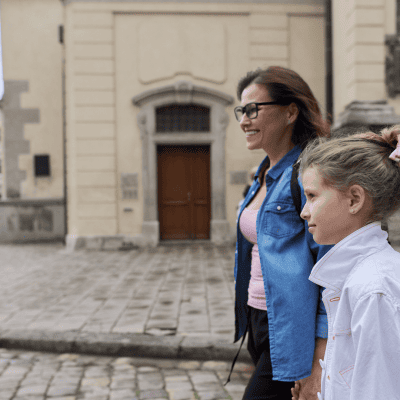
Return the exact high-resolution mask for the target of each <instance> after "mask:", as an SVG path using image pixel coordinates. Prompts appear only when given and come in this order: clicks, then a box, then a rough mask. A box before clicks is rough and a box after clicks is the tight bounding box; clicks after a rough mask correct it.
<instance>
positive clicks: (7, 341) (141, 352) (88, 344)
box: [0, 330, 251, 362]
mask: <svg viewBox="0 0 400 400" xmlns="http://www.w3.org/2000/svg"><path fill="white" fill-rule="evenodd" d="M0 346H1V347H3V348H8V349H24V350H30V351H42V352H51V353H78V354H94V355H103V356H114V357H149V358H174V359H188V360H189V359H195V360H219V361H233V358H234V357H235V355H236V353H237V351H238V349H239V342H237V343H235V344H231V343H227V342H225V341H223V340H221V339H216V338H209V337H204V336H197V337H195V336H191V337H185V336H163V337H159V336H150V335H145V334H129V333H127V334H122V333H96V332H78V331H65V332H56V331H19V330H18V331H13V330H5V331H0ZM238 360H239V361H242V362H251V358H250V355H249V353H248V352H247V351H246V349H244V348H242V350H241V352H240V355H239V358H238Z"/></svg>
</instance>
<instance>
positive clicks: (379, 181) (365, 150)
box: [300, 125, 400, 222]
mask: <svg viewBox="0 0 400 400" xmlns="http://www.w3.org/2000/svg"><path fill="white" fill-rule="evenodd" d="M398 135H400V125H395V126H393V127H391V128H387V129H383V130H382V131H381V133H380V135H378V134H375V133H373V132H364V133H357V134H355V135H351V136H347V137H339V138H333V139H326V138H318V139H316V140H314V141H313V142H311V143H310V144H309V145H308V146H307V147H306V149H305V150H304V151H303V153H302V154H301V163H300V175H302V174H303V172H304V171H305V170H306V169H307V168H310V167H316V168H317V171H318V173H319V174H320V176H321V178H322V183H323V184H324V185H326V186H330V187H334V188H336V189H337V190H339V191H341V192H345V191H346V190H347V189H348V188H349V187H350V186H352V185H355V184H357V185H360V186H361V187H362V188H363V189H364V190H365V191H366V192H367V194H368V196H369V197H370V198H371V199H372V207H373V211H372V215H371V217H370V218H371V222H373V221H382V220H385V219H387V218H389V217H390V216H391V215H392V214H393V213H395V212H396V211H397V209H398V208H399V207H400V164H399V163H396V162H395V161H392V160H391V159H389V155H390V154H391V153H392V152H393V150H395V149H396V145H397V141H398Z"/></svg>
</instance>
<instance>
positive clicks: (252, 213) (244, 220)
mask: <svg viewBox="0 0 400 400" xmlns="http://www.w3.org/2000/svg"><path fill="white" fill-rule="evenodd" d="M257 214H258V210H249V209H248V208H245V209H244V210H243V212H242V215H241V216H240V221H239V227H240V230H241V231H242V233H243V236H244V237H245V238H246V239H247V240H248V241H249V242H250V243H253V244H254V246H253V249H252V251H251V271H250V274H251V277H250V284H249V300H248V301H247V304H248V305H249V306H250V307H253V308H257V309H258V310H264V311H265V310H267V305H266V301H265V289H264V279H263V276H262V272H261V263H260V255H259V253H258V244H257V228H256V222H257Z"/></svg>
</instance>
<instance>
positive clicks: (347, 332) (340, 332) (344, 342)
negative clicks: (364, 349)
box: [333, 325, 354, 389]
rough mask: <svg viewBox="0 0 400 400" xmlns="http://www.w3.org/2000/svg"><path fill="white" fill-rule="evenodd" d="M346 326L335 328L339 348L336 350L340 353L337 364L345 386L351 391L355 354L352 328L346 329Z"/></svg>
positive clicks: (336, 343)
mask: <svg viewBox="0 0 400 400" xmlns="http://www.w3.org/2000/svg"><path fill="white" fill-rule="evenodd" d="M345 326H346V325H344V327H338V326H334V327H333V332H334V341H335V346H338V347H337V348H336V352H337V353H338V354H337V357H338V358H337V360H336V362H338V363H339V365H337V367H338V368H337V369H336V371H338V370H339V376H340V377H341V379H343V382H344V383H345V385H346V386H347V387H348V388H349V389H351V382H352V379H353V371H354V353H353V351H352V349H353V345H352V337H351V328H345ZM343 367H344V368H343Z"/></svg>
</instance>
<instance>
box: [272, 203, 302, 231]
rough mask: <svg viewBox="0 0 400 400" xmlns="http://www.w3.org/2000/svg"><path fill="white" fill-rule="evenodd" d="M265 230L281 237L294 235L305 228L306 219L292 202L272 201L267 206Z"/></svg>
mask: <svg viewBox="0 0 400 400" xmlns="http://www.w3.org/2000/svg"><path fill="white" fill-rule="evenodd" d="M265 218H266V219H265V232H266V233H267V234H268V235H271V236H274V237H277V238H280V237H285V236H294V235H296V234H298V233H300V232H301V231H302V230H303V229H304V221H303V220H302V219H301V218H300V216H299V214H297V211H296V208H295V206H294V205H293V204H291V203H286V202H278V201H275V202H272V203H269V204H267V206H266V207H265Z"/></svg>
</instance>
